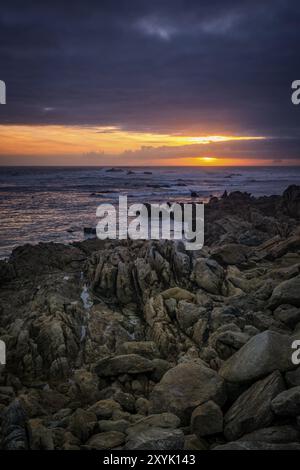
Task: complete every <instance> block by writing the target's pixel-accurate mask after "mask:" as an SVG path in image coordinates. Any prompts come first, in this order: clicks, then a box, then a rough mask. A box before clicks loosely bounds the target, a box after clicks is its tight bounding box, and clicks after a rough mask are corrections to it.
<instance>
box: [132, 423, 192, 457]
mask: <svg viewBox="0 0 300 470" xmlns="http://www.w3.org/2000/svg"><path fill="white" fill-rule="evenodd" d="M183 444H184V435H183V432H182V431H181V430H180V429H162V428H155V427H153V428H150V429H147V430H146V431H143V432H140V433H138V434H136V435H134V436H131V437H130V438H129V440H128V441H127V442H126V445H125V447H124V448H125V449H126V450H155V451H158V450H179V449H182V448H183Z"/></svg>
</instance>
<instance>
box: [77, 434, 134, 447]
mask: <svg viewBox="0 0 300 470" xmlns="http://www.w3.org/2000/svg"><path fill="white" fill-rule="evenodd" d="M124 440H125V434H123V433H122V432H118V431H109V432H102V433H100V434H95V435H94V436H92V437H91V438H90V439H89V441H88V442H87V443H86V445H85V446H84V448H86V449H88V450H105V449H114V448H115V447H118V446H120V445H122V444H123V443H124Z"/></svg>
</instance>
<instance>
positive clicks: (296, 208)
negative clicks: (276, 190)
mask: <svg viewBox="0 0 300 470" xmlns="http://www.w3.org/2000/svg"><path fill="white" fill-rule="evenodd" d="M281 207H282V209H283V210H284V211H285V213H287V214H289V215H290V216H291V217H295V218H296V219H298V218H299V217H300V186H297V185H295V184H293V185H291V186H289V187H288V188H287V189H286V190H285V191H284V192H283V195H282V203H281Z"/></svg>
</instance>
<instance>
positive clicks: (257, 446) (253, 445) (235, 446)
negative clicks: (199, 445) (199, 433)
mask: <svg viewBox="0 0 300 470" xmlns="http://www.w3.org/2000/svg"><path fill="white" fill-rule="evenodd" d="M213 450H300V444H298V442H291V443H283V444H274V443H269V442H263V441H235V442H228V443H227V444H224V445H220V446H216V447H214V449H213Z"/></svg>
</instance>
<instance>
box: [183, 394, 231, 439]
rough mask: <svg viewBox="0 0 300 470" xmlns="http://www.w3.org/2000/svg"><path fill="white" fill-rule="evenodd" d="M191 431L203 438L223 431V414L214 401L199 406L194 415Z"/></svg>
mask: <svg viewBox="0 0 300 470" xmlns="http://www.w3.org/2000/svg"><path fill="white" fill-rule="evenodd" d="M191 431H192V433H194V434H196V436H197V437H199V438H201V437H204V436H210V435H212V434H217V433H221V432H222V431H223V413H222V411H221V408H220V407H219V406H218V405H216V403H214V402H213V401H208V402H206V403H203V405H199V406H197V408H195V409H194V411H193V413H192V418H191Z"/></svg>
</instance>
